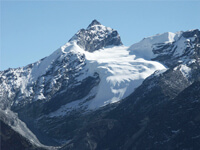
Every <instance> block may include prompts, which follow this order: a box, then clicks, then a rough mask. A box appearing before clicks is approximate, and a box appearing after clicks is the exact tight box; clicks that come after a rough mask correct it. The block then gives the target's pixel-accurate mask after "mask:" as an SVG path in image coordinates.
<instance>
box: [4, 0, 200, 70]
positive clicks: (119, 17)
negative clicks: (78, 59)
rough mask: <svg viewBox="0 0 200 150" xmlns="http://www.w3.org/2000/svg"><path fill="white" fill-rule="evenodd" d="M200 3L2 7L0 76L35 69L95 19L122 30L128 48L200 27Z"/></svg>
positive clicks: (58, 3) (22, 3)
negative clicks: (4, 72) (27, 67)
mask: <svg viewBox="0 0 200 150" xmlns="http://www.w3.org/2000/svg"><path fill="white" fill-rule="evenodd" d="M199 14H200V1H197V0H196V1H189V0H185V1H180V0H179V1H175V2H174V1H158V0H157V1H149V0H142V1H131V0H129V1H120V0H118V1H115V0H109V1H106V0H104V1H92V0H87V1H83V0H82V1H52V0H51V1H47V0H43V1H42V0H41V1H39V0H37V1H9V0H7V1H1V12H0V15H1V16H0V19H1V32H0V34H1V48H0V54H1V55H0V70H5V69H7V68H15V67H22V66H25V65H27V64H30V63H33V62H35V61H37V60H39V59H41V58H43V57H45V56H48V55H50V54H51V53H52V52H53V51H55V50H56V49H58V48H59V47H60V46H62V45H63V44H65V43H66V42H67V41H68V40H69V39H70V38H71V37H72V36H73V35H74V34H75V33H76V32H77V31H78V30H79V29H81V28H86V27H87V26H88V25H89V24H90V23H91V21H92V20H93V19H97V20H98V21H99V22H100V23H101V24H103V25H105V26H109V27H111V28H114V29H116V30H117V31H118V32H119V34H120V36H121V39H122V42H123V43H124V45H126V46H130V45H132V44H134V43H136V42H138V41H140V40H142V39H143V38H144V37H148V36H152V35H155V34H158V33H164V32H168V31H169V32H176V31H186V30H189V29H197V28H198V29H199V27H200V17H199Z"/></svg>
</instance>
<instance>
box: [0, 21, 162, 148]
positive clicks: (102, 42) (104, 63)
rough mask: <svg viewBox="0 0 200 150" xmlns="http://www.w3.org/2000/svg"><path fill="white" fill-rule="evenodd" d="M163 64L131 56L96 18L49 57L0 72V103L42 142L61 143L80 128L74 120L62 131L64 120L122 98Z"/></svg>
mask: <svg viewBox="0 0 200 150" xmlns="http://www.w3.org/2000/svg"><path fill="white" fill-rule="evenodd" d="M162 69H165V67H164V66H163V65H162V64H160V63H158V62H155V61H151V60H144V59H143V58H139V59H137V58H136V57H135V55H130V54H129V49H128V47H125V46H123V45H122V42H121V39H120V36H119V34H118V32H117V31H116V30H114V29H111V28H109V27H105V26H103V25H101V24H100V23H99V22H98V21H96V20H94V21H92V23H91V24H90V25H89V26H88V27H87V29H81V30H80V31H78V32H77V33H76V34H75V35H74V36H73V37H72V38H71V39H70V40H69V42H67V43H66V44H65V45H63V46H62V47H61V48H59V49H58V50H56V51H55V52H54V53H52V54H51V55H50V56H48V57H46V58H43V59H41V60H40V61H38V62H36V63H33V64H30V65H28V66H25V67H23V68H17V69H8V70H6V71H2V72H0V83H1V84H0V89H1V97H0V102H1V103H0V108H1V109H2V110H6V109H11V110H12V111H13V112H16V113H18V116H19V118H20V119H21V120H22V121H23V122H25V123H26V125H27V126H28V128H30V130H31V131H32V132H33V133H34V134H36V136H37V137H38V139H39V140H40V141H41V142H42V143H44V144H50V145H57V144H60V143H63V142H66V141H67V140H70V139H71V137H70V136H69V135H70V134H71V133H72V132H73V131H74V130H76V129H77V128H78V127H81V125H78V127H77V128H75V127H76V126H75V125H74V123H75V122H76V121H75V122H74V120H71V119H70V120H71V121H72V122H73V123H72V124H73V125H74V127H72V129H71V131H68V130H66V131H63V129H66V128H67V127H68V125H67V124H68V122H63V120H66V119H68V120H69V118H71V117H72V116H73V115H74V114H76V112H78V114H79V115H80V114H84V113H87V112H89V111H94V110H96V109H98V108H100V107H103V106H105V105H108V104H111V103H116V102H118V101H120V100H121V99H123V98H125V97H127V96H128V95H130V94H131V93H132V92H133V91H134V90H135V88H137V87H138V86H139V85H140V84H141V83H142V81H143V80H144V79H145V78H146V77H148V76H149V75H151V74H152V73H153V72H154V71H156V70H162ZM76 115H77V114H76ZM76 115H75V116H76ZM55 120H56V121H55ZM61 122H62V123H61ZM71 126H72V125H71ZM57 132H59V133H60V134H57ZM68 132H70V133H68Z"/></svg>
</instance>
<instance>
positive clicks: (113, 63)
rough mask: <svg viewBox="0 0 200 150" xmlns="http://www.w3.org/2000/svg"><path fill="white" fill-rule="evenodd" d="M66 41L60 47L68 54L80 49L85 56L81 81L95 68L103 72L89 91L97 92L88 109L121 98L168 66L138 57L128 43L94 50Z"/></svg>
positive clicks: (62, 108) (73, 103)
mask: <svg viewBox="0 0 200 150" xmlns="http://www.w3.org/2000/svg"><path fill="white" fill-rule="evenodd" d="M66 45H67V46H66ZM66 45H65V46H62V47H61V51H62V52H63V53H64V54H65V55H66V54H67V53H72V52H73V53H76V54H79V53H81V54H84V55H85V58H86V66H85V67H84V68H83V70H82V72H83V74H82V75H81V76H79V77H78V78H77V80H79V81H81V80H82V79H85V78H86V77H87V76H92V75H93V74H94V73H95V72H96V73H98V74H99V76H100V83H99V85H98V87H97V88H95V90H93V91H92V92H93V93H90V95H95V98H93V99H92V100H90V101H89V102H87V103H85V104H84V105H87V108H88V109H97V108H99V107H102V106H105V105H107V104H110V103H115V102H118V101H120V100H121V99H123V98H125V97H127V96H129V95H130V94H131V93H132V92H133V91H134V89H135V88H137V87H138V86H139V85H141V83H142V82H143V80H144V79H145V78H147V77H148V76H150V75H151V74H152V73H154V72H155V71H156V70H163V69H165V66H163V65H162V64H160V63H158V62H156V61H149V60H145V59H143V58H136V56H135V55H131V54H130V50H129V47H126V46H113V47H112V46H111V47H106V48H103V49H100V50H97V51H95V52H88V51H85V50H83V49H81V48H80V47H79V46H77V45H76V43H73V42H71V44H69V43H67V44H66ZM72 45H73V46H72ZM68 47H70V49H69V48H68ZM85 99H86V98H84V99H82V100H77V101H76V102H72V103H69V104H67V105H66V106H63V107H61V108H60V110H58V111H56V113H55V115H56V116H57V115H59V114H62V115H64V114H63V113H62V112H67V111H68V110H71V109H73V108H77V105H80V103H82V102H83V101H84V100H85ZM65 108H66V109H65ZM51 116H52V113H51ZM53 116H54V115H53Z"/></svg>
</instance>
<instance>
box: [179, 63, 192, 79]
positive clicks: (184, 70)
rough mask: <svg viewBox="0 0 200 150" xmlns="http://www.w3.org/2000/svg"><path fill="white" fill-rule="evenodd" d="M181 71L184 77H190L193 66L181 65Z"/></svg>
mask: <svg viewBox="0 0 200 150" xmlns="http://www.w3.org/2000/svg"><path fill="white" fill-rule="evenodd" d="M180 71H181V73H182V74H183V76H184V77H186V78H188V77H189V76H190V74H191V68H189V67H188V66H186V65H181V67H180Z"/></svg>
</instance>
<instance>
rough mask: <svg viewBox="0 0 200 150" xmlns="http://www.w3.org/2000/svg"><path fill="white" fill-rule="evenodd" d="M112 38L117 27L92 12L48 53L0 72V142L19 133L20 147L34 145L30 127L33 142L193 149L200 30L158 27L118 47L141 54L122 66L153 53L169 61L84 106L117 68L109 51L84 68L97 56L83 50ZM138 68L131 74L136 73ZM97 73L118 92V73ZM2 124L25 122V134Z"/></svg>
mask: <svg viewBox="0 0 200 150" xmlns="http://www.w3.org/2000/svg"><path fill="white" fill-rule="evenodd" d="M119 45H122V42H121V39H120V36H119V34H118V33H117V31H116V30H113V29H111V28H109V27H105V26H103V25H101V24H100V23H99V22H98V21H96V20H94V21H92V23H91V24H90V25H89V26H88V27H87V29H81V30H80V31H79V32H78V33H77V34H75V36H73V37H72V39H70V40H69V42H68V43H66V44H65V45H64V46H62V47H61V48H59V49H58V50H57V51H55V52H54V53H53V54H51V55H50V56H48V57H46V58H44V59H41V60H40V61H38V62H36V63H33V64H30V65H28V66H26V67H23V68H17V69H8V70H6V71H2V72H0V90H1V91H0V112H3V113H1V116H0V118H1V120H4V123H5V120H6V119H5V118H7V122H9V123H8V124H4V123H2V124H3V128H2V129H5V131H6V132H7V133H8V134H6V133H5V132H4V131H3V130H1V136H2V138H3V140H4V145H3V146H4V147H5V149H9V148H10V147H9V145H8V144H9V141H10V142H11V145H12V144H13V143H12V141H13V138H12V137H16V141H19V143H16V146H19V149H20V148H21V149H24V148H28V149H37V148H38V147H36V146H33V145H31V144H30V143H28V142H27V141H28V140H27V139H28V138H30V137H34V136H33V134H32V132H33V133H34V134H35V135H36V136H37V138H38V139H39V140H40V142H42V143H44V144H46V145H54V146H55V145H62V148H61V149H64V150H65V149H66V150H70V149H71V150H77V149H81V150H84V149H85V150H104V149H105V150H108V149H109V150H118V149H119V150H129V149H136V150H137V149H138V150H140V149H152V150H155V149H164V150H165V149H166V150H167V149H198V148H199V147H200V145H199V138H200V132H199V131H200V130H198V129H199V125H200V119H199V118H200V116H199V114H200V112H199V105H200V96H199V89H200V83H199V81H200V61H199V58H200V31H199V30H191V31H186V32H178V33H175V34H174V33H164V34H161V35H156V36H153V37H149V38H145V39H143V40H142V41H141V42H139V43H136V44H134V45H133V46H131V47H130V48H129V50H130V51H125V52H126V53H127V54H128V55H129V52H130V53H132V54H135V56H134V57H131V60H132V58H133V59H135V57H136V58H140V59H139V61H140V62H142V63H138V62H139V61H138V62H132V61H131V62H130V63H128V64H126V65H125V67H128V66H130V65H133V66H137V67H136V68H134V69H136V70H134V71H135V72H139V73H140V72H142V71H143V70H145V69H146V70H148V69H149V68H154V67H155V66H156V65H158V64H156V65H155V62H154V63H149V62H148V61H151V60H155V61H159V62H161V63H162V64H164V65H165V66H167V67H168V68H167V69H165V70H160V71H156V72H155V73H154V74H152V75H151V76H149V77H148V78H146V77H145V78H146V79H145V80H144V79H143V80H144V81H143V80H142V81H143V83H142V82H141V83H142V84H141V85H140V84H139V85H140V86H139V85H138V86H139V87H137V88H136V89H135V91H134V92H133V93H132V94H131V95H129V96H128V97H126V98H125V99H124V100H123V101H120V102H117V103H116V101H115V99H114V100H113V101H111V102H115V103H111V104H110V103H106V101H105V104H106V105H104V107H99V108H98V109H94V110H89V109H87V108H88V104H89V102H90V101H91V100H92V99H93V98H95V97H96V95H97V92H98V89H99V87H100V83H102V82H101V81H102V80H103V77H105V75H107V74H111V75H113V74H115V73H117V72H121V71H122V70H123V68H120V67H119V66H117V67H119V68H117V67H116V59H114V60H115V61H114V62H113V63H112V64H111V65H110V64H109V65H110V66H109V65H108V63H105V62H104V61H105V60H102V59H101V60H100V61H101V63H102V64H103V65H102V64H101V66H100V69H99V70H98V71H99V72H91V70H90V69H93V68H94V67H95V63H97V62H95V63H94V64H92V63H91V62H92V61H93V62H94V60H92V59H91V60H90V61H89V60H87V59H86V53H87V54H89V55H88V56H90V57H91V56H92V55H91V54H92V53H93V54H94V53H96V51H97V50H99V49H101V51H103V50H105V49H106V47H109V46H110V47H112V46H119ZM104 48H105V49H104ZM112 48H113V47H112ZM127 49H128V48H127ZM83 51H84V52H83ZM85 51H86V52H85ZM116 53H122V51H118V52H116ZM126 53H122V55H127V54H126ZM115 56H118V55H115ZM120 56H121V55H120ZM95 58H96V57H95ZM129 58H130V57H129ZM108 61H113V60H112V59H108ZM89 63H91V64H90V66H89V67H88V66H87V64H89ZM98 63H99V62H98ZM144 64H145V65H144ZM142 65H143V66H142ZM86 66H87V67H86ZM96 66H97V65H96ZM148 67H149V68H148ZM104 68H106V69H107V70H106V71H105V70H103V69H104ZM113 68H115V69H116V68H117V69H116V70H117V71H116V70H115V71H116V72H114V71H113V70H112V69H113ZM137 69H138V70H139V71H138V70H137ZM154 69H155V68H154ZM124 70H125V69H124ZM124 70H123V71H124ZM103 71H105V72H103ZM126 71H129V68H128V69H127V70H126ZM102 72H103V73H105V74H104V76H103V77H102V76H100V75H102V74H100V73H102ZM139 73H138V76H142V75H143V74H139ZM124 74H126V72H125V71H124V72H123V73H122V74H118V75H120V76H117V77H121V76H122V77H123V79H124V80H123V82H124V83H126V84H128V83H129V81H130V80H131V78H130V77H129V78H127V77H126V76H123V75H124ZM112 77H113V76H112ZM114 77H115V76H114ZM125 78H126V79H127V80H125ZM108 79H109V78H108ZM104 80H105V81H106V82H103V83H104V84H103V85H105V84H106V83H109V82H111V81H113V80H114V84H113V85H112V84H111V85H112V86H113V87H112V92H113V93H115V94H116V95H120V94H123V93H124V91H125V90H124V89H123V88H122V89H121V91H120V92H119V91H117V90H116V89H115V88H114V87H120V84H119V80H118V79H117V78H112V80H107V78H105V79H104ZM134 84H136V83H135V82H134ZM134 84H133V85H132V84H131V85H132V86H134ZM137 84H138V83H137ZM105 92H107V91H105ZM103 94H105V96H106V94H108V93H103ZM114 98H116V97H114ZM97 102H99V101H98V100H97ZM107 102H108V101H107ZM7 110H9V113H10V115H9V114H8V112H7ZM14 112H15V113H17V114H15V113H14ZM9 117H10V118H9ZM18 117H19V118H18ZM2 118H3V119H2ZM8 118H9V119H8ZM19 119H20V120H19ZM22 121H23V122H25V123H26V125H27V127H28V128H29V129H30V130H31V131H32V132H29V129H28V128H26V125H25V124H23V122H22ZM7 125H9V126H11V127H16V128H17V127H18V129H25V128H26V133H29V134H24V135H26V138H27V139H24V137H20V136H19V135H18V133H16V132H15V131H12V129H11V128H9V127H8V126H7ZM18 131H19V133H20V130H18ZM20 134H21V135H22V132H21V133H20ZM11 136H12V137H11ZM37 138H34V140H35V141H37ZM7 139H9V140H7ZM32 140H33V139H32ZM36 143H37V142H36ZM6 146H7V147H6ZM51 148H52V149H53V147H51ZM57 148H58V147H57Z"/></svg>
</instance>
